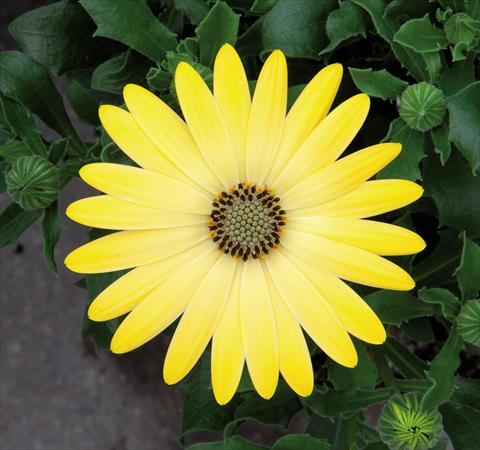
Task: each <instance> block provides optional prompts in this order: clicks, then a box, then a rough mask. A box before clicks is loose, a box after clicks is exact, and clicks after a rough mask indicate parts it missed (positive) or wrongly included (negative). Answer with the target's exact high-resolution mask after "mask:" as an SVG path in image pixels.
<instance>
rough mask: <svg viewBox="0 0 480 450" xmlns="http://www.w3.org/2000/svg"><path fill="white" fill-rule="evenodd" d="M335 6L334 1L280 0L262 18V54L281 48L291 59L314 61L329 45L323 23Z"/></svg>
mask: <svg viewBox="0 0 480 450" xmlns="http://www.w3.org/2000/svg"><path fill="white" fill-rule="evenodd" d="M336 4H337V2H336V1H335V0H324V1H321V2H317V1H312V0H296V1H295V2H292V1H290V0H280V1H279V2H278V3H277V4H276V5H275V6H274V7H273V9H272V10H271V11H270V12H269V13H268V14H266V15H265V20H264V22H263V27H262V38H263V47H264V51H263V54H266V53H269V52H271V51H273V50H275V49H280V50H282V51H283V52H284V53H285V55H286V56H289V57H293V58H317V57H318V54H319V52H320V51H321V50H322V49H323V48H325V46H326V45H327V44H328V40H327V37H326V31H325V21H326V18H327V16H328V13H329V12H330V11H331V10H332V9H334V8H335V6H336Z"/></svg>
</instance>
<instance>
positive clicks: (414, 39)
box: [393, 14, 448, 53]
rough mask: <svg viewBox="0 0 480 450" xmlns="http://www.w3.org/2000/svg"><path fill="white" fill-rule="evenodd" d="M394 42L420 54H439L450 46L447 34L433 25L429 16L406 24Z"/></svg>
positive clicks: (426, 15)
mask: <svg viewBox="0 0 480 450" xmlns="http://www.w3.org/2000/svg"><path fill="white" fill-rule="evenodd" d="M393 40H394V41H395V42H398V43H399V44H402V45H403V46H405V47H408V48H410V49H412V50H415V51H416V52H419V53H429V52H437V51H439V50H443V49H444V48H447V45H448V42H447V39H446V37H445V33H444V32H443V30H441V29H440V28H437V27H435V26H434V25H432V23H431V22H430V19H429V17H428V14H425V16H423V17H422V18H421V19H412V20H409V21H408V22H405V23H404V24H403V25H402V26H401V27H400V29H399V30H398V31H397V33H396V34H395V36H394V37H393Z"/></svg>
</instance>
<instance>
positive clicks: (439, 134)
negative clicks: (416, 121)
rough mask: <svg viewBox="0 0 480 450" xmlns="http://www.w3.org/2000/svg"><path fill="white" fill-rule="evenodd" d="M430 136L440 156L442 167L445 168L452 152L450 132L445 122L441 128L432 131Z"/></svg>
mask: <svg viewBox="0 0 480 450" xmlns="http://www.w3.org/2000/svg"><path fill="white" fill-rule="evenodd" d="M430 136H431V138H432V142H433V147H434V149H435V152H436V153H438V154H439V155H440V162H441V163H442V166H444V165H445V163H446V162H447V161H448V158H449V157H450V153H451V152H452V144H451V141H450V130H449V129H448V127H447V126H446V124H445V122H443V123H442V124H441V125H440V126H438V127H436V128H433V129H432V130H430Z"/></svg>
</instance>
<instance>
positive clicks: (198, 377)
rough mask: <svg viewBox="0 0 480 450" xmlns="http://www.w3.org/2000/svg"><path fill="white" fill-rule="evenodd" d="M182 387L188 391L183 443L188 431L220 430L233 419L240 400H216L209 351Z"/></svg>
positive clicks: (184, 411) (181, 437)
mask: <svg viewBox="0 0 480 450" xmlns="http://www.w3.org/2000/svg"><path fill="white" fill-rule="evenodd" d="M181 389H182V391H183V392H185V393H186V398H185V402H184V404H183V418H182V429H181V433H180V436H179V441H180V443H181V444H182V445H184V443H185V435H187V434H188V433H191V432H193V431H198V430H215V431H220V430H223V428H224V427H225V426H226V425H227V424H228V423H229V422H230V421H231V420H232V419H233V416H234V413H235V409H236V408H237V406H238V402H239V400H238V398H235V397H234V398H233V399H232V400H231V401H230V402H229V403H227V404H226V405H224V406H220V405H219V404H218V403H217V402H216V400H215V398H214V396H213V392H212V386H211V375H210V354H209V353H205V354H204V355H203V356H202V358H201V359H200V363H199V364H198V365H197V368H196V369H195V372H194V373H193V374H192V375H191V376H190V377H189V378H188V379H187V380H186V382H184V383H183V385H182V387H181ZM219 448H222V447H219Z"/></svg>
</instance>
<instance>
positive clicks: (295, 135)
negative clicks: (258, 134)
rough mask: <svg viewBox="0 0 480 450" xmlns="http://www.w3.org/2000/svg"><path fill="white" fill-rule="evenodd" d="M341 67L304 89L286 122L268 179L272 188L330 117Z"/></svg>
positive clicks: (327, 69)
mask: <svg viewBox="0 0 480 450" xmlns="http://www.w3.org/2000/svg"><path fill="white" fill-rule="evenodd" d="M342 72H343V69H342V65H341V64H330V65H329V66H327V67H325V68H324V69H322V70H321V71H320V72H318V73H317V75H315V77H314V78H312V80H311V81H310V82H309V83H308V84H307V85H306V86H305V89H303V91H302V92H301V94H300V95H299V96H298V98H297V100H296V101H295V103H294V104H293V106H292V107H291V108H290V111H289V112H288V114H287V117H286V119H285V128H284V130H283V138H282V142H281V143H280V147H279V149H278V153H277V155H276V156H275V160H274V162H273V166H272V168H271V170H270V173H269V174H268V177H267V181H266V183H267V185H271V184H272V183H273V182H274V181H275V180H276V179H277V177H278V175H279V174H280V172H281V171H282V170H283V169H284V168H285V166H286V165H287V163H288V161H289V160H290V159H291V157H292V155H293V154H294V153H295V152H296V151H297V150H298V148H299V147H300V145H301V144H302V143H303V142H304V141H305V139H306V138H307V137H308V136H309V134H310V133H311V132H312V130H313V129H314V128H315V127H316V126H317V125H318V123H319V122H320V121H321V120H322V119H323V118H324V117H325V116H326V115H327V113H328V110H329V109H330V106H332V102H333V99H334V98H335V95H336V94H337V90H338V86H339V85H340V81H341V79H342Z"/></svg>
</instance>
